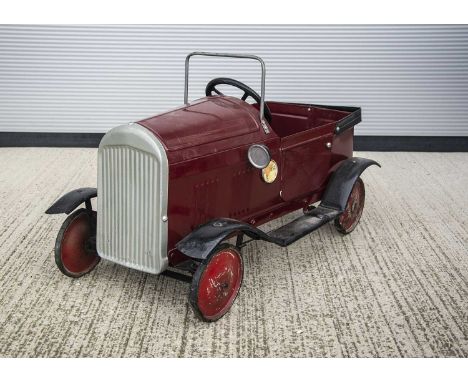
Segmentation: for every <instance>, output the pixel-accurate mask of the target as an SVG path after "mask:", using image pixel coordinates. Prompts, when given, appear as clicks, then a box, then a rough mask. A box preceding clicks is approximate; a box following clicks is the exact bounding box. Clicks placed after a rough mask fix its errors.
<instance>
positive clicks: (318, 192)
mask: <svg viewBox="0 0 468 382" xmlns="http://www.w3.org/2000/svg"><path fill="white" fill-rule="evenodd" d="M194 55H204V56H224V57H230V58H247V59H254V60H257V61H258V62H260V63H261V66H262V89H261V90H262V91H261V95H259V94H258V93H256V92H255V91H254V90H252V89H251V88H249V87H248V86H247V85H245V84H243V83H241V82H239V81H236V80H233V79H229V78H217V79H214V80H212V81H210V82H209V83H208V85H207V87H206V92H205V93H206V97H203V98H200V99H198V100H196V101H193V102H190V103H189V102H188V99H187V97H188V63H189V59H190V57H192V56H194ZM219 85H223V86H227V85H230V86H234V87H236V88H238V89H240V90H242V91H243V92H244V96H243V97H242V98H241V99H239V98H235V97H231V96H226V95H224V94H223V93H221V91H220V90H219V89H218V88H217V86H219ZM185 86H186V87H185V104H184V105H183V106H182V107H180V108H178V109H175V110H172V111H169V112H166V113H163V114H160V115H157V116H154V117H151V118H147V119H144V120H141V121H139V122H136V123H132V124H128V125H123V126H119V127H117V128H115V129H112V130H110V131H109V132H108V133H107V134H106V136H105V137H104V138H103V140H102V142H101V144H100V148H99V159H98V161H99V163H98V189H96V188H81V189H78V190H74V191H71V192H69V193H68V194H66V195H64V196H63V197H61V198H60V199H59V200H57V201H56V202H55V203H54V204H53V205H52V206H51V207H50V208H49V209H48V210H47V213H50V214H55V213H66V214H69V216H68V217H67V219H66V220H65V222H64V223H63V225H62V227H61V229H60V231H59V234H58V236H57V240H56V244H55V261H56V263H57V266H58V268H59V269H60V270H61V271H62V273H64V274H65V275H67V276H70V277H80V276H83V275H84V274H86V273H88V272H90V271H91V270H92V269H93V268H94V267H95V266H96V265H97V264H98V262H99V260H100V259H101V258H104V259H107V260H111V261H114V262H116V263H118V264H121V265H124V266H127V267H131V268H135V269H139V270H142V271H145V272H149V273H154V274H165V275H167V276H172V277H175V278H178V279H181V280H184V281H189V282H190V283H191V287H190V291H189V302H190V304H191V306H192V307H193V309H194V311H195V313H197V315H198V316H199V317H201V318H202V319H204V320H207V321H214V320H217V319H219V318H220V317H221V316H223V315H224V314H225V313H226V312H227V311H228V310H229V308H230V307H231V305H232V304H233V302H234V299H235V298H236V296H237V294H238V291H239V289H240V286H241V283H242V277H243V262H242V258H241V255H240V249H241V248H242V247H244V246H245V245H247V244H248V242H249V241H250V240H265V241H269V242H272V243H275V244H277V245H280V246H287V245H289V244H291V243H293V242H294V241H296V240H299V239H300V238H301V237H303V236H305V235H307V234H309V233H311V232H312V231H314V230H315V229H317V228H319V227H320V226H322V225H324V224H326V223H328V222H330V221H334V222H335V226H336V228H337V229H338V231H339V232H341V233H344V234H347V233H349V232H351V231H352V230H353V229H354V228H355V227H356V225H357V223H358V222H359V219H360V217H361V214H362V211H363V207H364V200H365V190H364V183H363V182H362V180H361V178H360V174H361V173H362V172H363V171H364V170H365V169H366V168H367V167H368V166H370V165H373V164H377V163H376V162H374V161H372V160H369V159H364V158H355V157H353V135H354V126H355V125H356V124H357V123H359V122H360V121H361V110H360V108H358V107H346V106H324V105H314V104H295V103H285V102H266V101H265V99H264V95H265V65H264V63H263V60H261V59H260V58H259V57H256V56H249V55H233V54H215V53H201V52H200V53H192V54H190V55H189V56H187V59H186V72H185ZM248 97H251V98H252V99H253V100H254V101H255V102H254V103H248V102H246V99H247V98H248ZM95 197H97V198H98V203H97V206H98V208H97V211H95V210H93V206H92V203H91V199H92V198H95ZM317 202H320V204H319V205H314V203H317ZM82 203H84V204H85V208H81V209H77V207H78V206H79V205H80V204H82ZM299 209H301V210H303V212H304V213H303V215H302V216H300V217H298V218H296V219H293V220H291V221H290V222H289V223H287V224H286V225H284V226H282V227H279V228H276V229H275V230H272V231H270V232H264V231H263V230H261V229H260V228H259V226H260V225H262V224H264V223H266V222H268V221H271V220H273V219H276V218H278V217H280V216H282V215H285V214H287V213H289V212H292V211H295V210H299ZM246 237H248V238H250V240H248V239H247V240H245V238H246ZM234 238H236V242H235V245H233V244H232V243H229V242H230V241H231V239H232V240H234Z"/></svg>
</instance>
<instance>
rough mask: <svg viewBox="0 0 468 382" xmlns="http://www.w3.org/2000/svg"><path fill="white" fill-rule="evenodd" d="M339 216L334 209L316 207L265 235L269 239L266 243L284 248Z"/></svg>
mask: <svg viewBox="0 0 468 382" xmlns="http://www.w3.org/2000/svg"><path fill="white" fill-rule="evenodd" d="M339 214H340V212H339V211H337V210H335V209H332V208H327V207H324V206H318V207H317V208H314V209H313V210H311V211H309V212H307V213H306V214H305V215H303V216H300V217H298V218H297V219H295V220H293V221H292V222H290V223H287V224H285V225H284V226H282V227H279V228H277V229H275V230H273V231H270V232H268V233H266V235H267V236H268V237H269V240H268V241H271V242H273V243H276V244H278V245H280V246H282V247H286V246H288V245H289V244H292V243H294V242H295V241H297V240H299V239H301V238H302V237H304V236H306V235H308V234H309V233H311V232H313V231H315V230H316V229H317V228H319V227H321V226H323V225H324V224H326V223H328V222H330V221H331V220H333V219H335V218H336V217H337V216H338V215H339Z"/></svg>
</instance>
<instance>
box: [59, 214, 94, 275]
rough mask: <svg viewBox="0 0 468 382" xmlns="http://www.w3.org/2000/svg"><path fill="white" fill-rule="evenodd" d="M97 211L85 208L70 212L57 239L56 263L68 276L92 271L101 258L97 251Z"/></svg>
mask: <svg viewBox="0 0 468 382" xmlns="http://www.w3.org/2000/svg"><path fill="white" fill-rule="evenodd" d="M95 238H96V213H95V212H94V211H88V210H86V209H84V208H82V209H79V210H77V211H75V212H73V213H72V214H70V215H69V216H68V217H67V218H66V219H65V221H64V222H63V224H62V227H61V228H60V230H59V233H58V235H57V240H56V241H55V263H56V264H57V267H58V268H59V269H60V271H61V272H62V273H63V274H64V275H66V276H68V277H73V278H77V277H81V276H84V275H85V274H87V273H89V272H91V271H92V270H93V269H94V267H95V266H96V265H97V264H98V263H99V261H100V260H101V258H100V257H99V255H98V254H97V251H96V239H95Z"/></svg>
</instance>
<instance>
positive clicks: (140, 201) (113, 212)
mask: <svg viewBox="0 0 468 382" xmlns="http://www.w3.org/2000/svg"><path fill="white" fill-rule="evenodd" d="M167 182H168V161H167V157H166V153H165V150H164V148H163V147H162V145H161V143H160V142H159V141H158V140H157V139H156V137H155V136H154V135H153V134H151V133H150V132H149V131H148V130H147V129H145V128H144V127H142V126H139V125H138V124H129V125H125V126H120V127H117V128H115V129H112V130H111V131H110V132H109V133H107V134H106V136H105V137H104V138H103V140H102V142H101V144H100V146H99V154H98V190H99V198H98V214H97V237H96V239H97V251H98V253H99V256H101V257H102V258H104V259H108V260H111V261H113V262H115V263H118V264H121V265H125V266H127V267H130V268H134V269H138V270H142V271H145V272H149V273H156V274H157V273H161V272H162V271H164V270H165V269H166V268H167V264H168V260H167V225H168V224H167V218H166V215H167V195H168V184H167Z"/></svg>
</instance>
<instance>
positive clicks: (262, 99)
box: [184, 52, 268, 133]
mask: <svg viewBox="0 0 468 382" xmlns="http://www.w3.org/2000/svg"><path fill="white" fill-rule="evenodd" d="M192 56H209V57H228V58H247V59H251V60H256V61H258V62H259V63H260V65H261V67H262V81H261V94H260V121H261V122H262V124H263V128H264V129H265V132H266V133H268V128H267V127H266V124H265V119H264V115H265V72H266V69H265V62H264V61H263V60H262V59H261V58H260V57H258V56H255V55H253V54H235V53H209V52H192V53H190V54H189V55H187V57H186V58H185V88H184V103H185V104H187V103H188V81H189V61H190V58H191V57H192Z"/></svg>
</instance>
